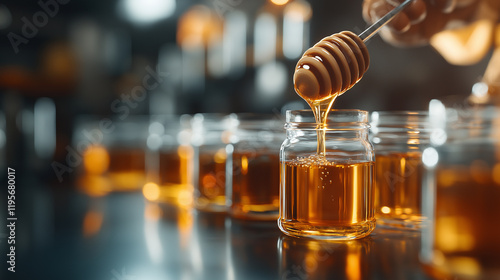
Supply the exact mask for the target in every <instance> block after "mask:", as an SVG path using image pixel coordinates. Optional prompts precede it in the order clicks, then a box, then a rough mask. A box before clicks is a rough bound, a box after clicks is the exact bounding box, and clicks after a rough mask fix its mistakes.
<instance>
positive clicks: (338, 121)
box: [285, 109, 370, 130]
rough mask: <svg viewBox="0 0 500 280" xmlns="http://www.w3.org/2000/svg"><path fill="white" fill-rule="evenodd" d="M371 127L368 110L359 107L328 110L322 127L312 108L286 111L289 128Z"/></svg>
mask: <svg viewBox="0 0 500 280" xmlns="http://www.w3.org/2000/svg"><path fill="white" fill-rule="evenodd" d="M369 127H370V125H369V123H368V111H364V110H359V109H332V110H330V111H328V117H327V120H326V123H325V124H324V125H321V127H319V125H318V123H317V122H316V119H315V117H314V113H313V111H312V110H311V109H303V110H287V111H286V124H285V129H287V130H293V129H300V130H317V129H321V130H359V129H367V128H369Z"/></svg>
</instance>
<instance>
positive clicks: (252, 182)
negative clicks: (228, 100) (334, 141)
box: [226, 114, 285, 220]
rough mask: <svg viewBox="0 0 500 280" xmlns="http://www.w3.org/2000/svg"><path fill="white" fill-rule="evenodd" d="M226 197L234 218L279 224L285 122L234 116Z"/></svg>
mask: <svg viewBox="0 0 500 280" xmlns="http://www.w3.org/2000/svg"><path fill="white" fill-rule="evenodd" d="M230 119H231V123H232V127H233V129H232V133H231V142H232V144H230V145H228V149H227V150H228V166H227V168H226V174H227V175H226V178H228V180H227V182H226V188H227V191H226V194H227V197H228V199H230V201H228V205H231V215H232V216H233V217H237V218H243V219H252V220H276V219H277V218H278V211H279V183H280V179H279V178H280V168H279V151H280V146H281V142H283V139H284V138H285V130H284V128H283V124H284V122H283V121H281V120H279V119H277V118H276V117H275V116H272V115H265V114H237V115H236V114H232V115H230Z"/></svg>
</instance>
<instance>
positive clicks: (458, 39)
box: [430, 19, 495, 65]
mask: <svg viewBox="0 0 500 280" xmlns="http://www.w3.org/2000/svg"><path fill="white" fill-rule="evenodd" d="M494 28H495V24H494V22H493V21H491V20H488V19H485V20H478V21H476V22H474V23H472V24H469V25H467V26H465V27H463V28H457V29H450V30H445V31H441V32H439V33H437V34H436V35H434V36H433V37H432V38H431V40H430V43H431V45H432V46H433V47H434V48H435V49H436V50H437V51H438V52H439V53H440V54H441V55H442V56H443V57H444V58H445V59H446V60H447V61H448V62H449V63H451V64H455V65H471V64H474V63H477V62H479V61H480V60H481V59H482V58H483V57H484V56H485V55H486V54H487V53H488V52H489V51H490V49H491V46H492V44H493V34H494V30H495V29H494Z"/></svg>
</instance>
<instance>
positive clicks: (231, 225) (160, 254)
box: [0, 180, 430, 280]
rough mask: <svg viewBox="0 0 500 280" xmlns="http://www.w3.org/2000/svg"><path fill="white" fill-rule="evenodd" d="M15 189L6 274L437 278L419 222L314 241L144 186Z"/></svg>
mask: <svg viewBox="0 0 500 280" xmlns="http://www.w3.org/2000/svg"><path fill="white" fill-rule="evenodd" d="M28 181H29V180H28ZM17 194H18V196H17V197H16V207H17V208H16V216H17V218H18V220H17V223H16V225H17V226H16V272H15V273H12V272H9V271H7V266H8V265H6V262H5V259H6V254H7V253H8V247H7V242H5V241H6V240H7V238H6V237H7V235H8V233H7V230H6V229H4V230H1V231H0V252H1V257H0V259H1V260H2V265H1V267H2V273H1V274H0V275H2V276H4V277H2V278H1V279H72V280H78V279H86V280H87V279H92V280H100V279H102V280H157V279H158V280H160V279H162V280H167V279H175V280H177V279H181V280H182V279H207V280H210V279H215V280H224V279H227V280H232V279H237V280H240V279H242V280H245V279H288V280H292V279H295V280H297V279H336V280H337V279H348V280H353V279H384V280H388V279H397V280H405V279H417V280H420V279H422V280H426V279H430V278H428V277H427V276H426V275H425V274H424V272H423V270H422V267H421V266H420V264H419V261H418V253H419V249H420V235H419V233H418V232H415V231H413V232H411V231H400V230H389V229H383V228H380V227H379V228H377V229H376V230H375V231H374V232H373V233H372V234H371V235H370V236H368V237H366V238H363V239H360V240H353V241H346V242H328V241H316V240H308V239H297V238H291V237H288V236H285V235H283V234H282V233H281V232H280V231H279V229H278V227H277V225H276V222H251V221H243V220H237V219H233V218H231V217H228V216H226V215H224V214H220V213H207V212H199V211H196V210H194V209H179V208H174V207H171V206H166V205H162V204H153V203H150V202H147V201H145V199H144V197H143V195H142V193H141V192H140V191H136V192H121V193H110V194H107V195H104V196H90V195H88V194H85V193H83V192H80V191H78V190H75V189H74V188H71V187H69V186H67V187H63V186H56V187H53V186H45V185H42V184H37V183H34V182H25V183H24V184H23V186H22V187H18V192H17ZM1 195H2V196H1V197H0V198H1V199H2V203H1V204H0V205H5V204H3V201H6V196H5V194H1ZM2 208H4V207H2ZM0 213H1V214H2V216H1V218H2V220H3V221H6V213H5V210H4V209H2V212H0ZM2 224H3V223H2Z"/></svg>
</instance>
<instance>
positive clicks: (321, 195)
mask: <svg viewBox="0 0 500 280" xmlns="http://www.w3.org/2000/svg"><path fill="white" fill-rule="evenodd" d="M322 113H323V114H324V113H326V112H322ZM285 129H286V139H285V141H284V142H283V144H282V146H281V151H280V168H281V169H280V212H279V219H278V226H279V228H280V229H281V231H283V232H284V233H285V234H287V235H290V236H299V237H310V238H316V239H336V240H347V239H356V238H361V237H364V236H367V235H368V234H370V232H372V231H373V229H374V228H375V215H374V204H373V166H374V160H375V158H374V152H373V146H372V144H371V143H370V141H369V139H368V134H369V123H368V112H366V111H361V110H331V111H329V112H328V116H327V117H326V120H325V122H324V123H322V124H318V123H317V122H316V121H315V117H314V114H313V112H312V111H311V110H295V111H287V112H286V124H285ZM318 138H321V139H323V141H322V142H321V145H323V146H322V147H321V148H318V146H319V145H320V143H319V142H318Z"/></svg>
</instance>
